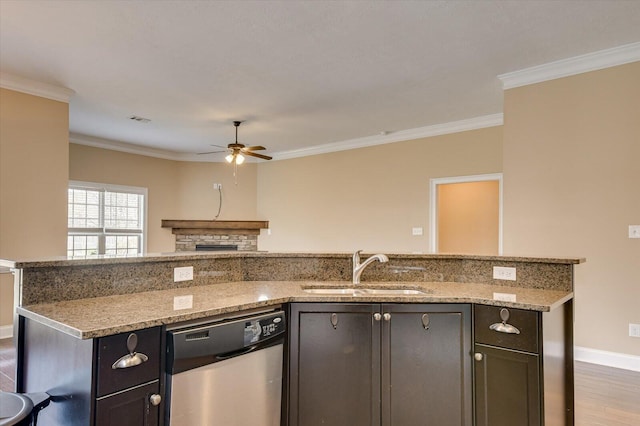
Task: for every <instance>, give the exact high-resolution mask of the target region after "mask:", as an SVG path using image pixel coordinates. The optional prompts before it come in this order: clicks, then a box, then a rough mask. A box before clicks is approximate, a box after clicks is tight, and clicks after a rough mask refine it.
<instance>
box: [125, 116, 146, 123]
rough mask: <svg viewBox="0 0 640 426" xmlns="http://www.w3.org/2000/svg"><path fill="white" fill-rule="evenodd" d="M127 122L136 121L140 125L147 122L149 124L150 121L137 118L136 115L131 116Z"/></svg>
mask: <svg viewBox="0 0 640 426" xmlns="http://www.w3.org/2000/svg"><path fill="white" fill-rule="evenodd" d="M129 120H133V121H138V122H140V123H149V122H151V119H149V118H144V117H139V116H137V115H132V116H131V117H129Z"/></svg>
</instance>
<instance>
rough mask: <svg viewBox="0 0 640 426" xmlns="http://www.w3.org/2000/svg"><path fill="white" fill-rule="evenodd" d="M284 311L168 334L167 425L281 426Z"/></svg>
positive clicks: (186, 328) (182, 329)
mask: <svg viewBox="0 0 640 426" xmlns="http://www.w3.org/2000/svg"><path fill="white" fill-rule="evenodd" d="M285 331H286V321H285V313H284V311H282V310H279V309H278V310H275V311H273V310H272V311H268V312H258V313H253V314H251V315H249V316H243V317H238V316H235V317H227V318H220V319H217V320H216V321H215V322H208V323H205V324H190V325H186V326H178V328H168V329H167V381H166V386H167V399H166V400H167V401H168V402H169V404H168V406H167V409H166V420H167V422H166V423H167V424H169V425H171V426H207V425H210V426H249V425H251V426H280V412H281V394H282V365H283V349H282V348H283V342H284V337H285Z"/></svg>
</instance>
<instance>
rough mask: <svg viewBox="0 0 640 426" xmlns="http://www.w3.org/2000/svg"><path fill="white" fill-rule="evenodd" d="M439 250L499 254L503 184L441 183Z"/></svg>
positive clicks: (495, 181)
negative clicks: (501, 189)
mask: <svg viewBox="0 0 640 426" xmlns="http://www.w3.org/2000/svg"><path fill="white" fill-rule="evenodd" d="M437 192H438V194H437V197H438V201H437V205H438V221H437V223H438V252H440V253H467V254H486V255H497V254H498V237H499V225H500V221H499V217H500V183H499V181H497V180H490V181H481V182H464V183H449V184H442V185H438V189H437Z"/></svg>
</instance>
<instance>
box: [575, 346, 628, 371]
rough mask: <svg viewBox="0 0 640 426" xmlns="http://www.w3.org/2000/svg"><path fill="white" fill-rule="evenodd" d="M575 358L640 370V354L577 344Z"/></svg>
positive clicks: (608, 365) (592, 362)
mask: <svg viewBox="0 0 640 426" xmlns="http://www.w3.org/2000/svg"><path fill="white" fill-rule="evenodd" d="M573 358H574V359H575V360H576V361H582V362H588V363H591V364H600V365H606V366H607V367H615V368H622V369H624V370H631V371H640V356H636V355H627V354H621V353H618V352H608V351H601V350H599V349H591V348H584V347H582V346H575V347H574V348H573Z"/></svg>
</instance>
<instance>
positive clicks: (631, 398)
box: [0, 339, 640, 426]
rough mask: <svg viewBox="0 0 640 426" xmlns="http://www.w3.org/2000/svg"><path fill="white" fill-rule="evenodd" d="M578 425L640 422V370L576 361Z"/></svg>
mask: <svg viewBox="0 0 640 426" xmlns="http://www.w3.org/2000/svg"><path fill="white" fill-rule="evenodd" d="M14 371H15V350H14V348H13V341H12V340H11V339H2V340H0V390H2V391H5V392H12V391H13V390H14V374H15V372H14ZM575 377H576V426H638V425H640V372H635V371H629V370H621V369H618V368H611V367H603V366H601V365H597V364H588V363H585V362H576V364H575Z"/></svg>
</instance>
